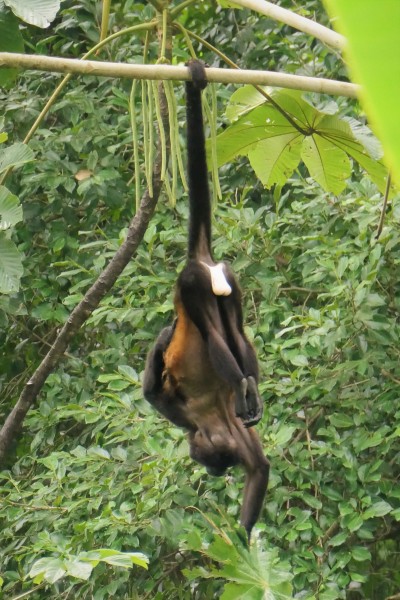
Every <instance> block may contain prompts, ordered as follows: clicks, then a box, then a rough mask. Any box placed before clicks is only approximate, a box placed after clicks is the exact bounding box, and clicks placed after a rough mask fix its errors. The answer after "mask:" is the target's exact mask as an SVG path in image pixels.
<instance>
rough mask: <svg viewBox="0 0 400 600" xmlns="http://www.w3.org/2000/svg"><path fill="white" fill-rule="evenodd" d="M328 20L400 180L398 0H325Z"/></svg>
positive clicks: (399, 15) (399, 13) (399, 5)
mask: <svg viewBox="0 0 400 600" xmlns="http://www.w3.org/2000/svg"><path fill="white" fill-rule="evenodd" d="M325 4H326V7H327V8H328V9H329V12H330V15H331V17H332V19H333V20H332V22H333V23H334V25H335V27H337V28H338V29H339V30H340V31H341V32H342V33H343V34H344V35H345V37H346V39H347V46H346V51H347V59H348V62H349V67H350V71H351V73H352V76H353V78H354V80H355V81H357V82H358V83H360V84H362V90H361V101H362V102H363V104H364V106H365V109H366V111H367V113H368V115H369V118H370V121H371V123H372V124H373V126H374V129H375V130H376V132H377V133H378V135H379V137H380V139H381V140H382V142H383V145H384V147H385V149H386V154H387V162H388V164H389V165H390V166H391V168H392V169H393V171H394V174H395V176H396V179H397V182H398V183H399V182H400V120H399V118H398V111H399V107H398V98H399V92H400V78H399V74H400V53H399V51H398V48H399V46H398V44H399V23H400V2H399V1H398V0H380V1H379V2H371V1H370V2H367V3H366V2H365V1H364V0H351V2H349V0H325Z"/></svg>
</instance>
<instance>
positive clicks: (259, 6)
mask: <svg viewBox="0 0 400 600" xmlns="http://www.w3.org/2000/svg"><path fill="white" fill-rule="evenodd" d="M233 1H234V4H238V5H239V6H243V7H244V8H250V10H254V11H256V12H258V13H260V14H261V15H265V16H266V17H270V18H271V19H275V20H276V21H281V22H282V23H285V24H286V25H290V27H294V29H298V30H299V31H303V32H304V33H308V34H309V35H312V36H313V37H316V38H318V39H319V40H321V42H323V43H324V44H327V45H328V46H331V47H332V48H335V49H337V50H343V48H344V45H345V42H346V39H345V38H344V37H343V36H342V35H340V34H339V33H336V32H335V31H332V29H329V28H328V27H324V25H320V24H319V23H316V22H315V21H312V20H311V19H306V17H302V16H300V15H297V14H296V13H294V12H292V11H291V10H287V9H286V8H282V7H281V6H277V5H276V4H272V2H267V1H266V0H233ZM231 6H232V5H231Z"/></svg>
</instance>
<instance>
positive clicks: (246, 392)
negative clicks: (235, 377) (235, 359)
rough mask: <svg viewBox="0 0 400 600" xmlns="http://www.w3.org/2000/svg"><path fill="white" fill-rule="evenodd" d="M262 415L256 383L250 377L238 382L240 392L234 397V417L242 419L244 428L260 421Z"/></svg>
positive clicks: (261, 405)
mask: <svg viewBox="0 0 400 600" xmlns="http://www.w3.org/2000/svg"><path fill="white" fill-rule="evenodd" d="M262 414H263V404H262V400H261V398H260V394H259V393H258V389H257V383H256V380H255V379H254V377H252V376H251V375H250V376H249V377H247V379H242V381H241V382H240V392H239V394H237V395H236V416H237V417H239V418H240V419H242V421H243V425H244V426H245V427H252V426H253V425H256V424H257V423H258V422H259V421H260V419H261V417H262Z"/></svg>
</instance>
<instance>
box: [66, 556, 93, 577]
mask: <svg viewBox="0 0 400 600" xmlns="http://www.w3.org/2000/svg"><path fill="white" fill-rule="evenodd" d="M65 569H66V571H67V573H68V575H71V576H72V577H76V578H77V579H83V580H86V579H89V577H90V575H91V573H92V571H93V566H92V565H91V564H90V563H88V562H84V561H82V560H78V559H76V558H74V559H73V560H68V561H65Z"/></svg>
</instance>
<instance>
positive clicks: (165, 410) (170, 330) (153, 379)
mask: <svg viewBox="0 0 400 600" xmlns="http://www.w3.org/2000/svg"><path fill="white" fill-rule="evenodd" d="M174 330H175V323H174V324H173V325H172V326H170V327H165V328H164V329H163V330H162V331H161V333H160V335H159V336H158V338H157V340H156V343H155V344H154V346H153V348H152V349H151V350H150V352H149V353H148V355H147V360H146V367H145V370H144V376H143V395H144V397H145V398H146V400H147V401H148V402H150V404H152V405H153V406H154V408H156V409H157V410H158V411H159V412H160V413H161V414H162V415H164V417H166V418H167V419H169V420H170V421H171V422H172V423H174V425H177V426H178V427H184V428H185V429H192V425H191V423H190V422H189V421H188V420H187V418H186V415H185V399H184V398H183V397H182V396H180V395H179V394H178V393H177V392H176V393H174V392H173V391H172V390H171V389H170V388H168V389H166V386H165V380H164V376H163V373H164V368H165V364H164V352H165V351H166V349H167V348H168V346H169V344H170V342H171V340H172V337H173V334H174Z"/></svg>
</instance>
